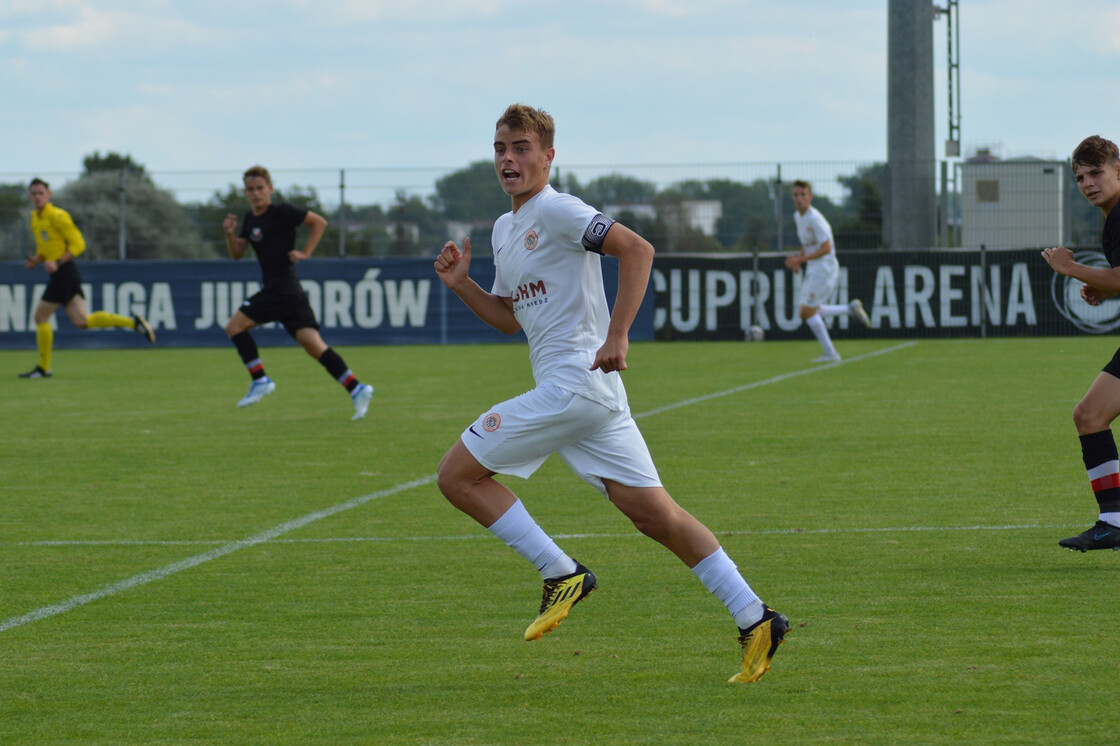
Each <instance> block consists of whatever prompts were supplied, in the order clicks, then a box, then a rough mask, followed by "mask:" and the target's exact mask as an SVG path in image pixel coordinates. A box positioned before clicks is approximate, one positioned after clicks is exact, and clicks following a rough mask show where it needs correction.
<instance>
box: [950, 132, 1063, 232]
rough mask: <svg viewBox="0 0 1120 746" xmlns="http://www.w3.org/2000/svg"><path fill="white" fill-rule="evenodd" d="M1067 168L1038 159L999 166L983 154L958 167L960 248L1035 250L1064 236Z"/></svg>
mask: <svg viewBox="0 0 1120 746" xmlns="http://www.w3.org/2000/svg"><path fill="white" fill-rule="evenodd" d="M1067 170H1068V165H1067V164H1065V163H1063V162H1062V161H1051V160H1042V159H1039V158H1012V159H1008V160H1000V159H999V158H998V157H997V156H994V155H993V154H992V153H991V151H989V150H987V149H982V150H980V151H978V152H977V154H976V155H975V156H974V157H972V158H970V159H968V160H967V161H965V162H964V163H963V164H961V179H962V192H961V245H962V246H963V247H965V248H970V249H972V248H979V247H980V246H985V247H987V248H989V249H1037V248H1045V247H1048V246H1058V245H1060V244H1062V243H1063V241H1064V240H1065V239H1064V236H1065V235H1066V215H1065V212H1064V195H1065V190H1066V182H1065V178H1066V171H1067Z"/></svg>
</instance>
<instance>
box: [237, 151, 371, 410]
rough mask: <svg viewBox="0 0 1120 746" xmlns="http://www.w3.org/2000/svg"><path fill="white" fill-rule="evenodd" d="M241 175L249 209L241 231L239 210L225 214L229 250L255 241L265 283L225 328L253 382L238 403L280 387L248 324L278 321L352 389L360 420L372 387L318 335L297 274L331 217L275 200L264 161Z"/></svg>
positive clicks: (240, 249)
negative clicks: (302, 232)
mask: <svg viewBox="0 0 1120 746" xmlns="http://www.w3.org/2000/svg"><path fill="white" fill-rule="evenodd" d="M242 180H243V181H244V183H245V197H246V199H248V200H249V206H250V208H251V209H250V210H249V212H247V213H245V217H244V219H243V220H242V222H241V232H240V233H237V216H236V215H226V219H225V221H223V223H222V227H223V228H224V229H225V233H226V245H227V246H228V247H229V253H230V256H232V257H233V258H234V259H240V258H241V257H243V256H244V255H245V251H246V249H247V248H248V247H249V245H250V244H252V246H253V251H255V252H256V254H257V261H258V262H260V265H261V275H262V280H263V283H264V287H263V288H261V290H260V292H258V293H256V294H254V295H253V296H252V297H250V298H249V299H248V300H246V301H245V302H244V303H242V304H241V308H239V309H238V310H237V311H235V312H234V314H233V316H232V317H230V320H229V323H228V324H226V334H228V335H229V338H230V340H232V341H233V344H234V346H235V347H237V352H238V354H239V355H240V356H241V361H242V362H243V363H245V369H246V370H248V371H249V376H250V377H251V378H252V383H250V384H249V393H247V394H246V395H245V396H244V397H243V398H242V399H241V401H239V402H238V403H237V406H239V407H247V406H249V405H250V404H256V403H257V402H259V401H260V400H261V399H263V398H264V397H266V396H268V395H269V394H271V393H272V392H273V391H275V390H276V383H275V382H274V381H273V380H272V379H271V378H269V377H268V376H267V375H265V372H264V364H263V363H262V362H261V358H260V354H259V352H258V351H257V343H256V340H254V339H253V337H252V335H251V334H249V330H250V329H252V328H253V327H256V326H258V325H260V324H267V323H269V322H271V321H279V322H280V323H281V324H283V325H284V329H285V330H286V331H287V332H288V334H290V335H291V336H292V338H293V339H295V341H297V342H299V344H300V346H301V347H303V349H304V350H306V351H307V354H308V355H310V356H311V357H313V358H315V359H316V360H318V361H319V363H320V364H321V365H322V366H323V367H324V368H326V369H327V372H328V373H329V374H330V375H331V377H332V378H334V379H335V380H336V381H338V382H339V383H340V384H342V386H343V388H345V389H346V391H347V392H348V393H349V394H350V401H351V402H352V403H353V405H354V416H353V417H352V418H351V419H355V420H360V419H362V418H363V417H365V416H366V412H367V411H368V410H369V402H370V399H372V398H373V387H372V386H370V385H369V384H365V383H361V382H360V381H358V379H357V377H356V376H355V375H354V374H353V372H351V370H350V368H348V367H347V365H346V362H345V361H344V360H343V359H342V357H341V356H340V355H339V354H338V353H337V352H335V351H334V350H333V349H331V348H330V347H328V346H327V344H326V342H324V341H323V338H322V337H321V336H319V323H318V322H317V321H316V320H315V312H314V311H312V310H311V304H310V302H309V301H308V300H307V293H306V292H304V289H303V287H302V286H301V285H300V284H299V278H298V277H297V276H296V263H297V262H301V261H304V260H306V259H310V258H311V253H312V252H313V251H315V247H316V246H318V244H319V239H321V238H322V237H323V231H325V230H326V228H327V220H326V218H324V217H323V216H322V215H319V214H317V213H314V212H312V211H310V210H303V209H301V208H298V207H295V206H294V205H289V204H286V203H279V204H275V205H274V204H272V192H273V188H272V176H271V175H270V174H269V173H268V169H266V168H265V167H263V166H253V167H252V168H250V169H248V170H247V171H246V172H245V174H244V176H243V177H242ZM300 225H306V226H308V227H309V228H310V235H309V236H308V237H307V242H306V243H305V244H304V245H303V249H296V228H297V227H299V226H300Z"/></svg>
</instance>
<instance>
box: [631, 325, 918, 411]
mask: <svg viewBox="0 0 1120 746" xmlns="http://www.w3.org/2000/svg"><path fill="white" fill-rule="evenodd" d="M916 344H918V343H917V342H905V343H903V344H900V345H895V346H894V347H887V348H885V349H882V350H876V351H875V352H868V353H867V354H865V355H857V356H855V357H850V358H846V359H844V360H841V361H839V362H836V363H830V364H828V365H814V366H813V367H812V368H802V369H801V370H795V371H791V372H790V373H783V374H781V375H780V376H774V377H773V378H767V379H766V380H764V381H755V382H754V383H745V384H743V385H742V386H736V387H735V388H730V389H726V390H724V391H717V392H716V393H714V394H704V395H703V396H697V397H693V398H692V399H685V400H684V401H679V402H677V403H676V404H666V405H665V406H664V407H658V408H657V409H651V410H649V411H648V412H642V413H641V414H636V415H634V419H638V418H640V417H649V416H650V415H655V414H661V413H662V412H668V411H670V410H673V409H680V408H681V407H687V406H690V405H692V404H699V403H700V402H705V401H708V400H710V399H718V398H720V397H721V396H730V395H731V394H738V393H739V392H741V391H750V390H751V389H757V388H759V387H760V386H766V385H769V384H771V383H781V382H782V381H788V380H789V379H791V378H797V377H798V376H806V375H809V374H810V373H817V372H819V371H822V370H829V369H830V368H835V367H837V366H839V365H847V364H848V363H855V362H858V361H860V360H867V359H868V358H872V357H878V356H879V355H886V354H887V353H888V352H897V351H899V350H905V349H906V348H908V347H913V346H914V345H916Z"/></svg>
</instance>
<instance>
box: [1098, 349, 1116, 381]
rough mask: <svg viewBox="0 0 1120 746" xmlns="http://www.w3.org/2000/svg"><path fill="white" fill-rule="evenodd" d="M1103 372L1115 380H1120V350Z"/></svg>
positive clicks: (1102, 369)
mask: <svg viewBox="0 0 1120 746" xmlns="http://www.w3.org/2000/svg"><path fill="white" fill-rule="evenodd" d="M1101 372H1103V373H1107V374H1109V375H1110V376H1112V377H1113V378H1120V350H1117V351H1116V354H1114V355H1113V356H1112V359H1111V360H1109V361H1108V365H1106V366H1104V367H1103V368H1101Z"/></svg>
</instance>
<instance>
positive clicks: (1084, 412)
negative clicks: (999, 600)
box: [1042, 135, 1120, 552]
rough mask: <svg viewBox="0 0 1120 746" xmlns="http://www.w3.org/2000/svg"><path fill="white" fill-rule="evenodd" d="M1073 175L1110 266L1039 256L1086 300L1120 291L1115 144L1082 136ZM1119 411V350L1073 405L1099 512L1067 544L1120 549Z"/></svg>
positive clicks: (1055, 254) (1050, 252)
mask: <svg viewBox="0 0 1120 746" xmlns="http://www.w3.org/2000/svg"><path fill="white" fill-rule="evenodd" d="M1071 165H1072V167H1073V175H1074V178H1075V179H1076V180H1077V186H1078V188H1079V189H1080V190H1081V193H1082V194H1083V195H1085V198H1086V199H1088V200H1089V202H1090V204H1092V205H1094V206H1096V207H1099V208H1100V210H1101V212H1103V213H1104V214H1105V219H1104V236H1103V238H1102V239H1101V248H1102V250H1103V252H1104V256H1105V258H1106V259H1107V260H1108V265H1109V266H1108V267H1107V268H1106V267H1088V266H1086V265H1084V264H1081V263H1079V262H1076V261H1074V258H1073V252H1072V251H1070V250H1069V249H1067V248H1065V247H1064V246H1059V247H1057V248H1054V249H1046V250H1045V251H1043V252H1042V257H1043V258H1044V259H1045V260H1046V263H1047V264H1049V265H1050V266H1051V267H1052V268H1053V269H1054V271H1055V272H1057V273H1058V274H1060V275H1065V276H1066V277H1072V278H1073V279H1075V280H1080V281H1081V282H1083V283H1085V284H1084V286H1082V288H1081V297H1082V298H1084V299H1085V302H1086V303H1088V304H1090V305H1093V306H1095V305H1097V304H1099V303H1100V302H1101V301H1102V300H1104V299H1105V298H1111V297H1113V296H1116V295H1120V207H1117V205H1120V151H1118V150H1117V147H1116V143H1114V142H1112V141H1110V140H1106V139H1104V138H1103V137H1100V136H1098V135H1093V136H1092V137H1086V138H1085V139H1084V140H1082V141H1081V144H1080V145H1078V146H1077V149H1076V150H1074V151H1073V158H1072V163H1071ZM1117 416H1120V350H1117V351H1116V354H1115V355H1113V356H1112V360H1111V361H1109V363H1108V365H1106V366H1104V369H1103V370H1102V371H1101V373H1100V374H1099V375H1098V376H1097V380H1095V381H1093V385H1092V386H1090V387H1089V391H1088V393H1086V394H1085V397H1084V398H1083V399H1082V400H1081V401H1079V402H1078V403H1077V406H1075V407H1074V408H1073V423H1074V425H1076V426H1077V434H1078V435H1079V436H1081V455H1082V457H1083V458H1084V460H1085V469H1086V471H1087V472H1088V475H1089V484H1090V486H1091V487H1092V489H1093V494H1094V495H1095V496H1096V498H1097V505H1098V506H1099V508H1100V515H1099V516H1098V518H1097V522H1096V523H1095V524H1093V526H1092V527H1091V528H1089V530H1088V531H1084V532H1083V533H1080V534H1078V535H1077V536H1071V537H1070V538H1068V539H1062V540H1061V541H1059V542H1058V544H1059V545H1061V546H1063V547H1065V548H1066V549H1073V550H1077V551H1079V552H1085V551H1088V550H1090V549H1120V458H1118V457H1117V452H1116V441H1115V439H1114V438H1113V437H1112V430H1111V427H1112V421H1113V420H1115V419H1116V417H1117Z"/></svg>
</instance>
